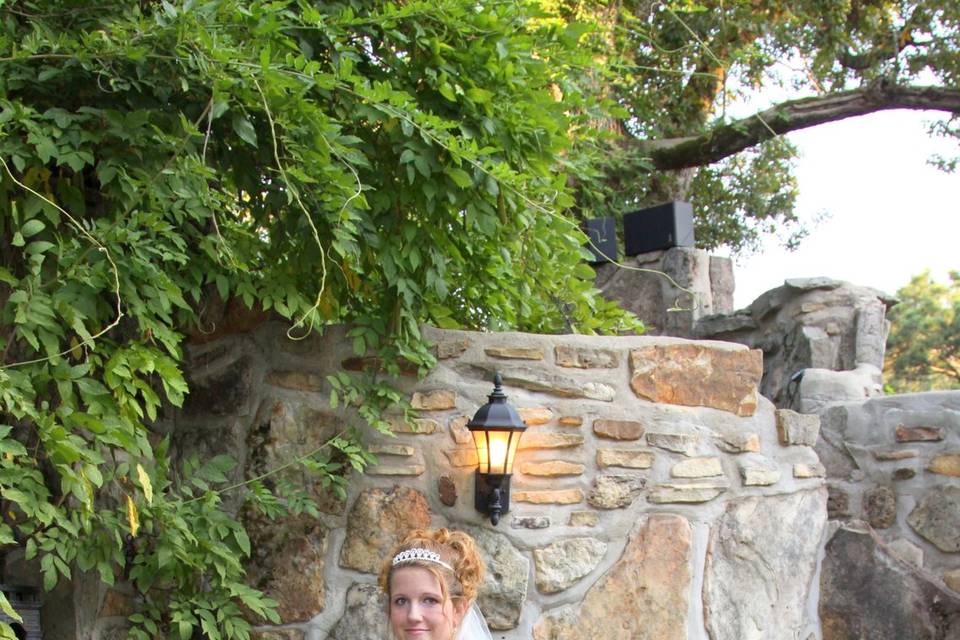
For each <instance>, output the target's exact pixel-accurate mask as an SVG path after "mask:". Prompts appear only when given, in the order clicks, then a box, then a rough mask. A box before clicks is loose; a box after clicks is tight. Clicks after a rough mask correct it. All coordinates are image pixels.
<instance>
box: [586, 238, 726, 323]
mask: <svg viewBox="0 0 960 640" xmlns="http://www.w3.org/2000/svg"><path fill="white" fill-rule="evenodd" d="M596 271H597V280H596V283H597V288H598V289H600V290H601V292H602V293H603V295H604V297H606V298H608V299H610V300H615V301H616V302H617V303H618V304H620V306H621V307H623V308H624V309H627V310H629V311H632V312H633V313H634V314H636V316H637V317H638V318H640V319H641V320H643V322H644V324H645V325H646V327H647V335H668V336H680V337H686V338H689V337H694V327H695V325H696V324H697V322H699V320H700V319H701V318H703V317H706V316H711V315H714V314H729V313H732V312H733V290H734V278H733V262H732V261H731V260H730V258H721V257H719V256H711V255H710V254H708V253H707V252H706V251H704V250H703V249H693V248H690V247H674V248H672V249H666V250H664V251H651V252H649V253H643V254H640V255H638V256H634V257H629V258H624V260H623V266H621V265H613V264H603V265H600V266H598V267H597V268H596Z"/></svg>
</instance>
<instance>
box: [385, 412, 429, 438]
mask: <svg viewBox="0 0 960 640" xmlns="http://www.w3.org/2000/svg"><path fill="white" fill-rule="evenodd" d="M387 422H389V423H390V430H391V431H393V432H394V433H409V434H413V435H421V436H428V435H430V434H431V433H435V432H436V430H437V427H438V426H439V425H438V424H437V421H436V420H432V419H430V418H411V419H409V420H404V419H403V416H390V417H388V418H387Z"/></svg>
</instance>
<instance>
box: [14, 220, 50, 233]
mask: <svg viewBox="0 0 960 640" xmlns="http://www.w3.org/2000/svg"><path fill="white" fill-rule="evenodd" d="M46 227H47V225H45V224H43V221H42V220H37V219H36V218H34V219H33V220H27V221H26V222H25V223H24V224H23V226H22V227H20V233H21V234H23V237H24V238H29V237H31V236H35V235H37V234H38V233H40V232H41V231H43V230H44V229H45V228H46Z"/></svg>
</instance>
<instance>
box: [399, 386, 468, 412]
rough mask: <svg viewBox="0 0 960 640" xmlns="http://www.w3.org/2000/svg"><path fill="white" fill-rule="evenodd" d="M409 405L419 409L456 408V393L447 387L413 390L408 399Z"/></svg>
mask: <svg viewBox="0 0 960 640" xmlns="http://www.w3.org/2000/svg"><path fill="white" fill-rule="evenodd" d="M410 406H412V407H413V408H414V409H418V410H420V411H445V410H446V409H456V407H457V394H456V393H454V392H453V391H450V390H449V389H434V390H432V391H415V392H414V394H413V397H412V398H411V399H410Z"/></svg>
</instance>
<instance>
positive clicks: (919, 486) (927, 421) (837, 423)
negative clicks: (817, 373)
mask: <svg viewBox="0 0 960 640" xmlns="http://www.w3.org/2000/svg"><path fill="white" fill-rule="evenodd" d="M820 418H821V422H822V429H821V434H820V438H819V440H818V441H817V444H816V449H817V451H818V453H819V455H820V458H821V460H822V463H823V465H824V470H825V473H826V476H827V479H828V485H829V502H828V510H829V515H830V518H831V530H832V531H834V532H835V533H833V535H832V537H831V539H830V540H829V541H828V543H827V545H826V555H825V559H824V564H823V567H824V568H823V575H822V580H821V582H822V585H821V600H820V605H819V606H820V615H821V619H822V624H823V633H824V638H825V640H831V639H834V638H836V639H838V640H839V639H843V638H851V637H870V638H878V639H880V640H885V639H887V638H890V639H893V638H924V639H926V638H930V639H931V640H937V639H940V638H943V639H949V638H957V637H960V580H958V578H960V392H930V393H917V394H907V395H900V396H889V397H884V398H872V399H870V400H866V401H859V402H837V403H831V404H828V405H827V406H825V407H824V408H822V409H821V411H820Z"/></svg>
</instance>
